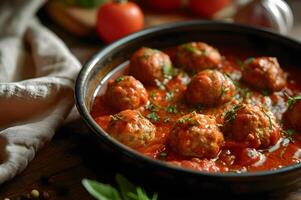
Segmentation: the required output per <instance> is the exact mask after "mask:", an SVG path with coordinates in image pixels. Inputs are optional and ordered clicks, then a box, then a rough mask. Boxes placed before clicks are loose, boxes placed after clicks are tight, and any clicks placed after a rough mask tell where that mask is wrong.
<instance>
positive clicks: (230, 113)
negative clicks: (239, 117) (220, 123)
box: [224, 105, 244, 122]
mask: <svg viewBox="0 0 301 200" xmlns="http://www.w3.org/2000/svg"><path fill="white" fill-rule="evenodd" d="M243 107H244V106H243V105H235V106H233V107H232V108H231V109H230V110H229V111H228V112H226V114H225V118H224V119H225V121H226V122H230V121H233V120H235V118H236V112H237V111H238V110H240V109H242V108H243Z"/></svg>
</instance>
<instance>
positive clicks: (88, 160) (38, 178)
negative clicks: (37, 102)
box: [0, 11, 301, 200]
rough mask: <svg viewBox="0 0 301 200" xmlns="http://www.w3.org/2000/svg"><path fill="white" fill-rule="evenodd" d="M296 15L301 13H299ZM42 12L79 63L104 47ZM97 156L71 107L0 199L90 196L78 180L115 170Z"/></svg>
mask: <svg viewBox="0 0 301 200" xmlns="http://www.w3.org/2000/svg"><path fill="white" fill-rule="evenodd" d="M299 12H300V11H299ZM297 14H298V15H300V13H297ZM41 15H42V19H43V21H44V23H46V25H47V26H48V27H50V29H52V30H53V31H54V32H55V33H57V34H58V35H59V37H61V38H62V39H63V40H64V41H65V42H66V44H67V46H68V47H69V48H70V49H71V51H72V52H73V53H74V55H75V56H76V57H77V58H78V59H79V60H80V61H81V62H82V63H84V62H85V61H87V59H88V58H89V57H90V56H91V55H92V54H93V53H95V52H96V51H98V50H99V49H100V48H101V47H102V46H103V44H101V43H100V42H99V41H98V40H97V39H96V38H89V39H88V38H85V39H83V38H77V37H74V36H72V35H70V34H69V33H67V32H65V31H63V30H62V29H61V28H60V27H58V26H57V25H54V24H53V23H52V21H51V20H49V19H47V17H46V18H45V16H44V15H43V13H42V12H41ZM298 17H301V16H298ZM299 19H300V18H299ZM296 27H297V28H298V29H299V30H297V29H295V30H294V31H293V36H294V37H297V38H298V37H300V36H301V34H300V24H297V26H296ZM100 158H102V159H103V158H104V159H106V160H108V159H110V156H109V155H107V154H104V153H103V151H101V150H100V148H99V146H98V144H97V143H96V142H95V140H94V137H92V135H91V134H89V130H88V129H87V127H86V126H85V125H84V123H83V121H82V120H81V118H80V117H79V114H78V112H77V110H76V109H75V108H73V110H72V112H71V113H70V115H69V117H68V119H67V120H66V121H65V123H64V124H63V126H62V127H61V128H60V129H59V130H58V131H57V134H56V135H55V137H54V138H53V140H52V141H51V142H50V143H49V144H48V145H47V146H46V147H45V148H43V149H42V150H41V151H40V152H39V153H38V155H37V156H36V157H35V159H34V160H33V161H32V162H31V163H30V164H29V166H28V167H27V169H26V170H25V171H24V172H23V173H21V174H20V175H18V176H17V177H15V178H14V179H13V180H11V181H9V182H7V183H5V184H4V185H1V186H0V199H4V198H5V197H10V198H11V199H15V197H17V196H20V195H21V194H25V193H28V192H30V191H31V190H32V189H38V190H39V191H41V192H46V193H47V194H48V195H49V196H50V199H64V200H67V199H71V200H77V199H81V200H84V199H92V198H91V197H90V196H89V195H88V193H87V192H86V191H85V190H84V189H83V187H82V186H81V180H82V179H83V178H85V177H88V178H92V179H94V178H97V179H98V180H101V181H104V182H109V183H110V182H112V180H113V177H114V174H115V173H116V172H118V167H117V166H116V167H114V166H110V165H107V164H106V163H102V162H101V159H100ZM119 167H120V166H119ZM254 187H256V186H254ZM159 195H160V197H161V198H159V199H161V200H162V199H170V198H168V197H167V194H164V193H163V194H161V193H160V194H159ZM300 196H301V189H299V191H295V192H291V193H289V194H285V195H283V196H274V197H267V196H266V195H261V196H260V197H256V199H273V200H274V199H279V200H284V199H285V200H297V199H298V200H300V199H301V197H300ZM173 199H175V198H173ZM252 199H254V197H252Z"/></svg>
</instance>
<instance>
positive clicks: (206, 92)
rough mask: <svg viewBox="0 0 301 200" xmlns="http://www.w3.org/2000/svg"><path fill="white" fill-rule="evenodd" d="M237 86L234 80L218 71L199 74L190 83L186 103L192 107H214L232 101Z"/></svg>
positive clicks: (206, 71) (186, 93)
mask: <svg viewBox="0 0 301 200" xmlns="http://www.w3.org/2000/svg"><path fill="white" fill-rule="evenodd" d="M234 93H235V86H234V84H233V82H232V80H231V79H230V78H229V77H227V76H226V75H224V74H222V73H221V72H219V71H217V70H205V71H202V72H199V73H198V74H197V75H196V76H195V77H194V78H193V79H192V80H191V82H190V83H189V85H188V87H187V90H186V92H185V98H186V101H187V102H188V103H189V104H192V105H197V104H199V105H205V106H212V105H218V104H223V103H226V102H228V101H230V100H231V99H232V97H233V96H234Z"/></svg>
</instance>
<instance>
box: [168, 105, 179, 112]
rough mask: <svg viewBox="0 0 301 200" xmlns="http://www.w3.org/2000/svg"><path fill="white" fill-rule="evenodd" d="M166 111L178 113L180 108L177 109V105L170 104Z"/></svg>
mask: <svg viewBox="0 0 301 200" xmlns="http://www.w3.org/2000/svg"><path fill="white" fill-rule="evenodd" d="M166 111H167V112H169V113H174V114H176V113H178V109H177V107H176V106H174V105H170V106H168V107H167V108H166Z"/></svg>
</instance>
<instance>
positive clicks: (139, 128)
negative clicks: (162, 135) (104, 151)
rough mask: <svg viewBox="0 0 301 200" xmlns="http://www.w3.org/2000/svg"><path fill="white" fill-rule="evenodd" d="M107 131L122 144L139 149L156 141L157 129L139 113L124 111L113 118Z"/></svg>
mask: <svg viewBox="0 0 301 200" xmlns="http://www.w3.org/2000/svg"><path fill="white" fill-rule="evenodd" d="M107 131H108V133H109V134H110V135H111V136H112V137H114V138H115V139H117V140H118V141H120V142H121V143H123V144H125V145H127V146H129V147H131V148H139V147H143V146H146V145H148V144H149V143H151V142H152V141H153V140H154V139H155V132H156V127H155V126H154V125H153V124H152V123H151V122H150V121H149V120H148V119H146V118H145V117H143V116H142V115H141V114H140V113H139V111H136V110H124V111H122V112H120V113H118V114H116V115H113V116H111V120H110V122H109V125H108V130H107Z"/></svg>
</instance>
